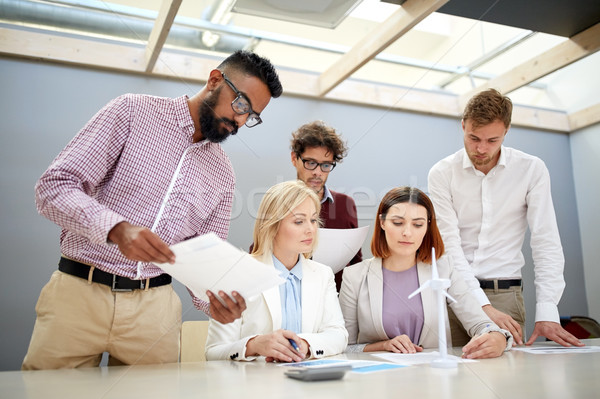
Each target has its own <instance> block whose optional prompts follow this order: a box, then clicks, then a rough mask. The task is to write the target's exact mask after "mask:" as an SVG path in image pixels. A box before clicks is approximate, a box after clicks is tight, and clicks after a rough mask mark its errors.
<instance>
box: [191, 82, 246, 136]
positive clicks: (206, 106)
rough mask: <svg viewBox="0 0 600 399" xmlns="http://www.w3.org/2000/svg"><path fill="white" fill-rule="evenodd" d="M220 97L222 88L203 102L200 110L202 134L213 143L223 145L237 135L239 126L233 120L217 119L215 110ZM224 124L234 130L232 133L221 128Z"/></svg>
mask: <svg viewBox="0 0 600 399" xmlns="http://www.w3.org/2000/svg"><path fill="white" fill-rule="evenodd" d="M220 95H221V87H219V88H218V89H216V90H215V91H214V93H213V94H212V95H211V96H210V97H209V98H207V99H206V100H204V101H202V104H201V105H200V110H199V113H200V133H202V137H204V138H205V139H206V140H208V141H210V142H211V143H222V142H223V141H225V139H227V137H229V135H231V134H236V133H237V131H238V129H237V124H236V123H235V122H234V121H232V120H231V119H227V118H217V117H216V116H215V111H214V109H215V107H216V105H217V102H218V101H219V97H220ZM222 122H224V123H225V124H227V125H229V126H230V127H231V128H232V131H231V133H230V132H229V131H228V130H227V129H226V128H224V127H221V126H220V124H221V123H222Z"/></svg>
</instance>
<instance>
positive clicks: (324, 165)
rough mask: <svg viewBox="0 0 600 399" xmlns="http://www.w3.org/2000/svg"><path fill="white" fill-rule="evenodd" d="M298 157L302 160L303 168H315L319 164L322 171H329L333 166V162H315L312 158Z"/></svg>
mask: <svg viewBox="0 0 600 399" xmlns="http://www.w3.org/2000/svg"><path fill="white" fill-rule="evenodd" d="M298 158H300V160H301V161H302V164H303V165H304V169H308V170H315V169H317V166H320V167H321V170H322V171H323V172H325V173H329V172H331V171H332V170H333V168H335V162H317V161H315V160H314V159H304V158H302V157H300V156H299V157H298Z"/></svg>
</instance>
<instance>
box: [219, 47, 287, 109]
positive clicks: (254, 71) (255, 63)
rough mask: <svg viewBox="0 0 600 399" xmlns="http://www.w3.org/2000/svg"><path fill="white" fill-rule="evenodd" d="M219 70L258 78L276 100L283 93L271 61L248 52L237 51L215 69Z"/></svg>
mask: <svg viewBox="0 0 600 399" xmlns="http://www.w3.org/2000/svg"><path fill="white" fill-rule="evenodd" d="M217 69H219V70H236V71H239V72H242V73H244V74H246V75H250V76H255V77H257V78H259V79H260V80H261V81H262V82H263V83H264V84H266V85H267V87H268V88H269V92H270V93H271V97H273V98H277V97H279V96H280V95H281V93H283V87H282V86H281V82H280V81H279V76H278V75H277V71H276V70H275V67H274V66H273V64H271V61H269V60H268V59H267V58H264V57H261V56H259V55H256V54H255V53H252V52H250V51H244V50H238V51H236V52H235V53H233V54H231V55H230V56H229V57H227V58H225V59H224V60H223V62H221V63H220V64H219V66H218V67H217Z"/></svg>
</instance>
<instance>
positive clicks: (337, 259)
mask: <svg viewBox="0 0 600 399" xmlns="http://www.w3.org/2000/svg"><path fill="white" fill-rule="evenodd" d="M368 231H369V226H363V227H358V228H356V229H323V228H320V229H319V243H318V245H317V248H315V250H314V251H313V256H312V258H313V260H314V261H316V262H319V263H322V264H324V265H327V266H329V267H331V268H332V269H333V273H337V272H339V271H340V270H342V269H343V268H344V266H346V265H347V264H348V262H350V260H352V258H354V255H356V253H357V252H358V250H359V249H360V248H361V247H362V245H363V243H364V242H365V238H366V237H367V232H368Z"/></svg>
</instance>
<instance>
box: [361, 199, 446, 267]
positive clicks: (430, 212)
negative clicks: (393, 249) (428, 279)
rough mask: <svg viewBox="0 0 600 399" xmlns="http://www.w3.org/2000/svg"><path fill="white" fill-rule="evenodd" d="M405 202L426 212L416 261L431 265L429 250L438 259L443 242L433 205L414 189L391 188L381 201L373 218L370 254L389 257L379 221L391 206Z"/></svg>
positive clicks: (384, 216)
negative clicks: (425, 224) (424, 229)
mask: <svg viewBox="0 0 600 399" xmlns="http://www.w3.org/2000/svg"><path fill="white" fill-rule="evenodd" d="M406 202H410V203H413V204H417V205H421V206H423V207H425V209H426V210H427V232H426V233H425V236H424V237H423V242H421V246H420V247H419V249H418V250H417V261H419V262H423V263H428V264H431V248H432V247H433V248H435V257H436V258H437V259H439V257H440V256H442V255H443V254H444V241H443V240H442V235H441V234H440V230H439V229H438V226H437V222H436V219H435V210H434V209H433V203H432V202H431V200H430V199H429V197H428V196H427V195H426V194H425V193H424V192H423V191H421V190H419V189H418V188H414V187H397V188H393V189H391V190H390V191H388V192H387V194H386V195H385V196H384V197H383V199H382V200H381V203H380V204H379V209H378V210H377V216H376V217H375V227H374V229H373V238H372V239H371V253H372V254H373V256H376V257H378V258H383V259H385V258H387V257H389V256H390V255H391V254H390V248H389V247H388V245H387V240H386V238H385V230H383V229H382V228H381V223H380V220H385V218H386V216H387V213H388V211H389V210H390V208H391V207H392V206H394V205H396V204H402V203H406Z"/></svg>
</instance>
